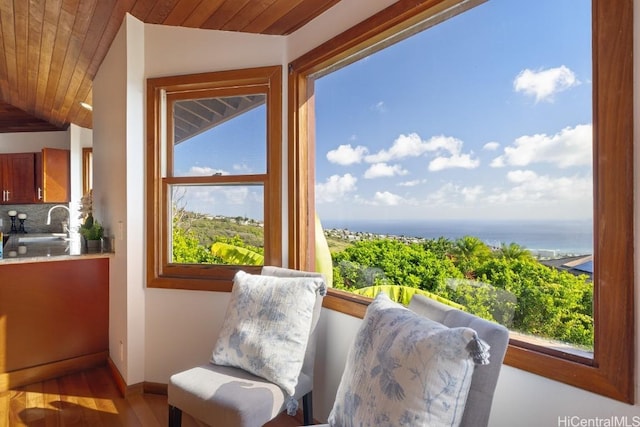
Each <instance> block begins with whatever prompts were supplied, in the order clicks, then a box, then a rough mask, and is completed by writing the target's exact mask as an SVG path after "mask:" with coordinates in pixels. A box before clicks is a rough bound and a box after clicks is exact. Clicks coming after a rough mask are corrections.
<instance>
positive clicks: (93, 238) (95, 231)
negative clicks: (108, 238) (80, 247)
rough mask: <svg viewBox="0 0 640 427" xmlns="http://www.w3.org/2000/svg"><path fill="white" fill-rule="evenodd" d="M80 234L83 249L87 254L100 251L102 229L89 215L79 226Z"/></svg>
mask: <svg viewBox="0 0 640 427" xmlns="http://www.w3.org/2000/svg"><path fill="white" fill-rule="evenodd" d="M80 234H81V235H82V237H83V240H84V247H85V248H86V252H87V253H96V252H100V251H101V246H102V237H103V235H104V228H103V227H102V225H101V224H100V223H99V222H98V221H96V220H94V219H93V216H92V215H91V214H89V215H88V216H87V218H86V219H85V221H84V223H83V224H82V225H81V226H80Z"/></svg>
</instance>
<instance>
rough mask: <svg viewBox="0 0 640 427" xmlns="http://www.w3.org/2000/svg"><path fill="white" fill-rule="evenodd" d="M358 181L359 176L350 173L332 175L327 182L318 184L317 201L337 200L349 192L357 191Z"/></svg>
mask: <svg viewBox="0 0 640 427" xmlns="http://www.w3.org/2000/svg"><path fill="white" fill-rule="evenodd" d="M357 182H358V178H356V177H354V176H353V175H351V174H349V173H347V174H345V175H343V176H340V175H332V176H331V177H329V178H328V179H327V181H326V182H324V183H321V184H316V201H317V202H318V203H323V202H335V201H336V200H339V199H341V198H342V197H344V196H345V195H346V194H347V193H351V192H354V191H356V190H357V187H356V183H357Z"/></svg>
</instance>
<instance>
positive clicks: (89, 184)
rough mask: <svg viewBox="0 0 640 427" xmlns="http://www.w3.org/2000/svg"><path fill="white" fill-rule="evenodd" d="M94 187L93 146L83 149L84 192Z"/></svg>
mask: <svg viewBox="0 0 640 427" xmlns="http://www.w3.org/2000/svg"><path fill="white" fill-rule="evenodd" d="M92 188H93V148H87V147H84V148H83V149H82V194H87V193H88V192H89V191H90V190H91V189H92Z"/></svg>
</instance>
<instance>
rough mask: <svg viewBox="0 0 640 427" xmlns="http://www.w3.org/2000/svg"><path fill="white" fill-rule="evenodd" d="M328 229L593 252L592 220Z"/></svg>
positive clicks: (365, 224)
mask: <svg viewBox="0 0 640 427" xmlns="http://www.w3.org/2000/svg"><path fill="white" fill-rule="evenodd" d="M322 225H323V227H324V228H325V229H330V228H337V229H347V230H349V231H353V232H370V233H376V234H391V235H396V236H407V237H423V238H428V239H434V238H438V237H446V238H448V239H452V240H454V239H458V238H460V237H464V236H475V237H478V238H479V239H481V240H482V241H484V242H485V243H487V244H488V245H492V246H500V244H501V243H506V244H509V243H512V242H513V243H517V244H519V245H520V246H523V247H525V248H527V249H529V250H531V251H534V252H536V251H555V252H556V253H558V254H572V255H574V254H592V253H593V225H592V222H591V221H586V220H585V221H465V220H424V221H415V220H406V221H400V220H393V221H349V220H339V221H336V220H333V221H332V220H327V221H323V224H322Z"/></svg>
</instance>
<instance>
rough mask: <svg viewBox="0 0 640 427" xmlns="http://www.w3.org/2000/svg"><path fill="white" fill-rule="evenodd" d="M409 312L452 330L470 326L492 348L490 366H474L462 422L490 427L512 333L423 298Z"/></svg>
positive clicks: (415, 298)
mask: <svg viewBox="0 0 640 427" xmlns="http://www.w3.org/2000/svg"><path fill="white" fill-rule="evenodd" d="M409 309H411V310H413V311H414V312H416V313H418V314H421V315H423V316H425V317H428V318H430V319H432V320H436V321H438V322H440V323H442V324H443V325H445V326H448V327H450V328H455V327H460V326H463V327H469V328H471V329H473V330H475V331H476V332H477V333H478V336H479V337H480V339H482V340H483V341H485V342H486V343H487V344H489V346H490V347H491V349H490V350H489V353H490V356H489V364H488V365H478V366H476V367H475V369H474V372H473V377H472V380H471V388H470V389H469V396H468V397H467V404H466V406H465V410H464V414H463V416H462V421H461V422H460V426H462V427H481V426H486V425H488V423H489V415H490V413H491V403H492V402H493V394H494V391H495V388H496V384H497V382H498V376H499V373H500V368H501V367H502V362H503V360H504V355H505V353H506V351H507V345H508V344H509V331H508V330H507V328H505V327H504V326H502V325H499V324H497V323H493V322H489V321H488V320H484V319H481V318H479V317H477V316H474V315H472V314H469V313H465V312H463V311H460V310H457V309H455V308H453V307H450V306H448V305H445V304H442V303H440V302H438V301H436V300H433V299H431V298H428V297H425V296H423V295H417V294H416V295H414V296H413V298H412V299H411V302H410V303H409Z"/></svg>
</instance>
